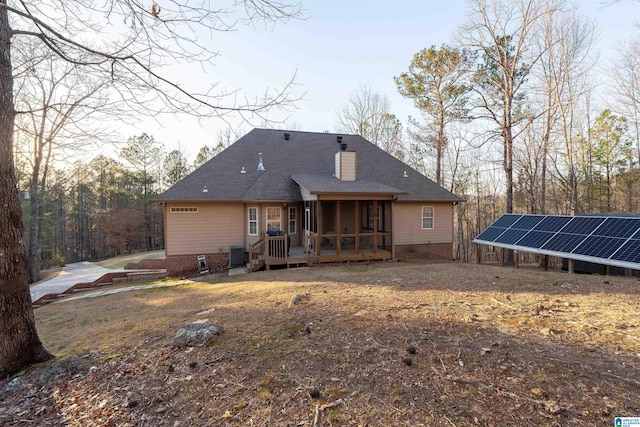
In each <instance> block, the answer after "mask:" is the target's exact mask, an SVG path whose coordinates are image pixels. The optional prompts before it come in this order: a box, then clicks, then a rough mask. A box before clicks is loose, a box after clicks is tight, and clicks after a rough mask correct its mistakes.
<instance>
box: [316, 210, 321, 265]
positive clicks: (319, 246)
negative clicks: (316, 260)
mask: <svg viewBox="0 0 640 427" xmlns="http://www.w3.org/2000/svg"><path fill="white" fill-rule="evenodd" d="M317 209H318V242H317V243H316V246H317V249H318V256H320V252H321V251H322V202H320V200H318V202H317Z"/></svg>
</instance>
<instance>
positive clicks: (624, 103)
mask: <svg viewBox="0 0 640 427" xmlns="http://www.w3.org/2000/svg"><path fill="white" fill-rule="evenodd" d="M611 76H612V82H613V88H614V90H615V92H616V95H617V102H618V105H619V109H620V112H621V113H622V114H624V115H625V116H626V117H627V118H628V119H629V122H630V123H629V124H630V127H631V129H632V132H633V140H634V145H635V151H636V156H637V159H638V163H640V37H637V38H635V39H633V40H631V41H630V42H629V43H628V44H627V45H624V46H622V47H620V48H619V50H618V59H617V61H616V62H615V63H614V64H612V67H611Z"/></svg>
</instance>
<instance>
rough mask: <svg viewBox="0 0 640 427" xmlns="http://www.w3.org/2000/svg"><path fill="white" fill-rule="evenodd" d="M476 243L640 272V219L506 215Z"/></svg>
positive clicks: (480, 235)
mask: <svg viewBox="0 0 640 427" xmlns="http://www.w3.org/2000/svg"><path fill="white" fill-rule="evenodd" d="M474 242H475V243H478V244H483V245H492V246H497V247H502V248H505V249H513V250H516V251H522V252H533V253H538V254H541V255H551V256H558V257H563V258H567V259H573V260H579V261H586V262H591V263H596V264H604V265H612V266H618V267H622V268H630V269H636V270H640V217H638V216H634V217H631V216H604V215H584V216H561V215H520V214H505V215H503V216H501V217H500V218H498V219H497V220H496V221H495V222H494V223H493V224H491V226H489V227H488V228H487V229H486V230H484V231H483V232H482V233H480V234H479V235H478V237H476V238H475V239H474Z"/></svg>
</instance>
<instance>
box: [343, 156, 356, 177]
mask: <svg viewBox="0 0 640 427" xmlns="http://www.w3.org/2000/svg"><path fill="white" fill-rule="evenodd" d="M340 153H342V160H341V161H340V179H342V180H343V181H355V180H356V152H355V151H341V152H340Z"/></svg>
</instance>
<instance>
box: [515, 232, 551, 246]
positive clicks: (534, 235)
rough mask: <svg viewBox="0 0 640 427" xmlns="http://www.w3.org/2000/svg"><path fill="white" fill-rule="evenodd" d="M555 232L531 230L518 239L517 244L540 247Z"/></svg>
mask: <svg viewBox="0 0 640 427" xmlns="http://www.w3.org/2000/svg"><path fill="white" fill-rule="evenodd" d="M554 235H555V234H554V233H549V232H548V231H537V230H531V231H530V232H528V233H527V234H526V235H525V236H524V237H523V238H522V239H520V240H519V241H518V245H520V246H525V247H530V248H541V247H542V245H544V244H545V243H546V242H548V241H549V240H550V239H551V238H552V237H553V236H554Z"/></svg>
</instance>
